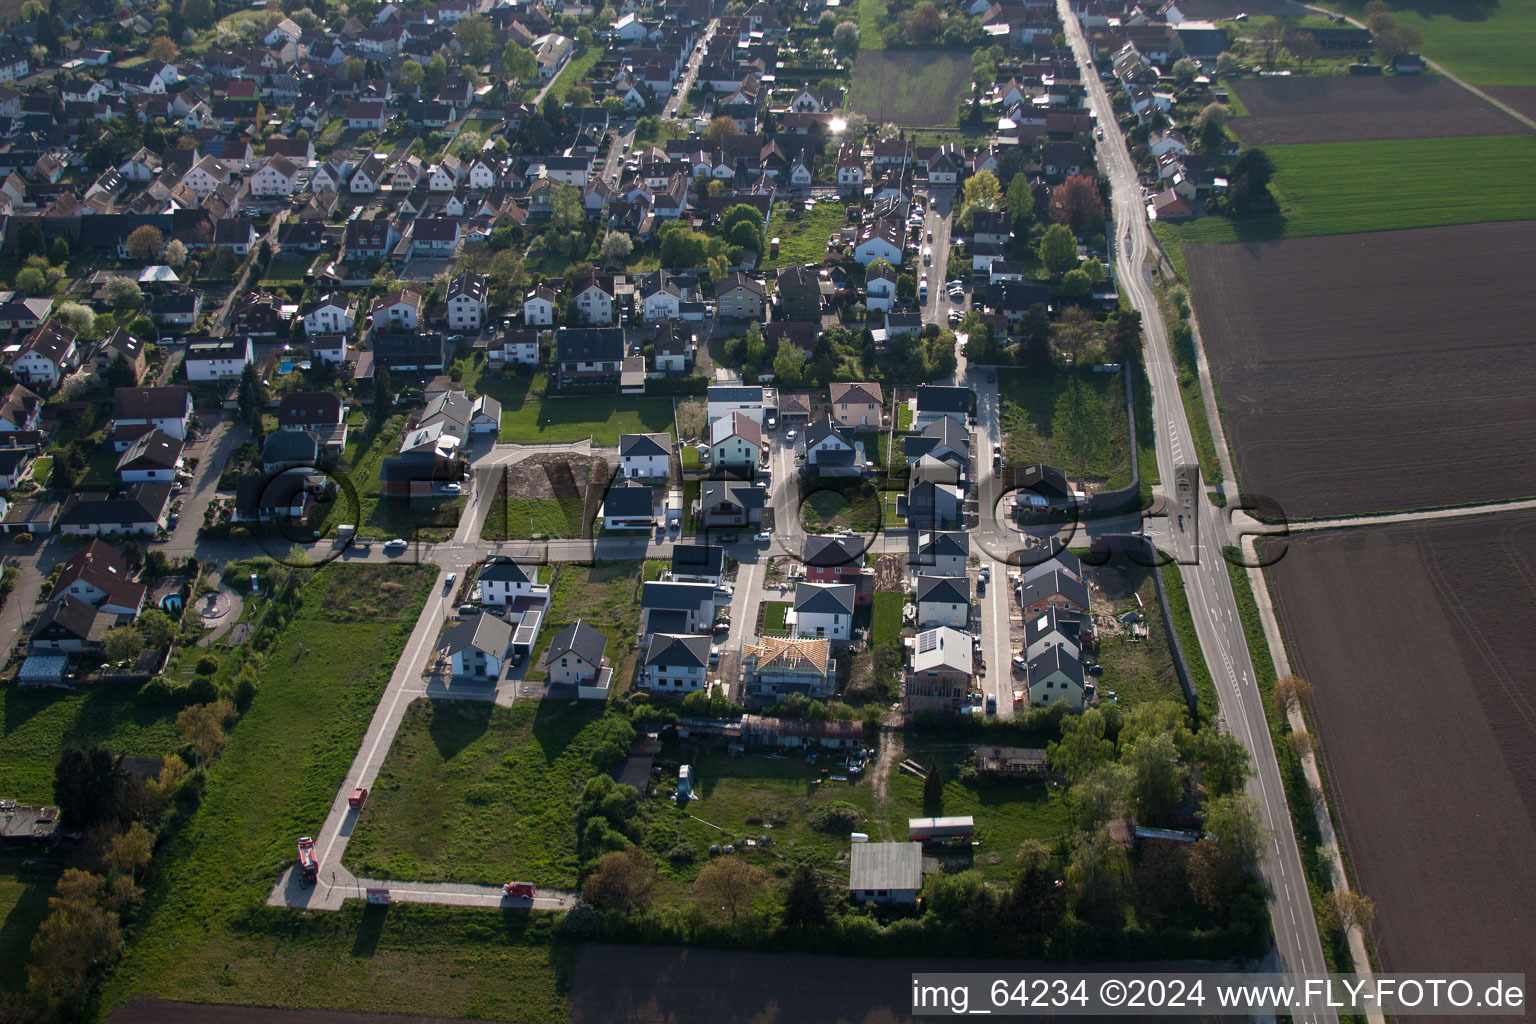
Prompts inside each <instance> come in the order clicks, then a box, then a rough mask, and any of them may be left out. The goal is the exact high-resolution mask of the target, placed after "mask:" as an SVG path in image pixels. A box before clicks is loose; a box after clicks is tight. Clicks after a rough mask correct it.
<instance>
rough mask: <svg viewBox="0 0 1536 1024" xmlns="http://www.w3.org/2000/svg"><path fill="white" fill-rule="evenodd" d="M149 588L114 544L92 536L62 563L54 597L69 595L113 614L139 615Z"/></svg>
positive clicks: (55, 582)
mask: <svg viewBox="0 0 1536 1024" xmlns="http://www.w3.org/2000/svg"><path fill="white" fill-rule="evenodd" d="M147 592H148V588H147V587H146V586H145V585H144V584H143V583H140V582H138V581H136V580H135V579H134V578H133V569H132V567H131V566H130V565H129V564H128V560H127V559H126V558H124V557H123V555H122V553H121V552H119V551H118V550H117V549H116V548H114V547H112V546H111V545H110V544H106V543H103V542H102V541H100V540H96V539H94V538H93V539H91V540H90V541H88V542H86V545H85V547H83V548H81V549H80V550H79V551H77V552H75V553H74V554H73V555H71V556H70V557H69V558H68V559H67V560H65V561H64V562H61V563H60V564H59V567H58V570H57V576H55V578H54V582H53V590H52V599H53V600H55V601H57V600H59V599H60V598H61V597H62V596H64V595H68V596H70V597H73V598H75V599H76V600H78V601H83V602H85V603H86V604H88V605H90V606H91V607H92V608H95V609H96V610H97V611H101V612H106V613H107V614H109V615H128V616H136V615H138V614H139V612H140V611H142V610H143V608H144V595H145V594H146V593H147Z"/></svg>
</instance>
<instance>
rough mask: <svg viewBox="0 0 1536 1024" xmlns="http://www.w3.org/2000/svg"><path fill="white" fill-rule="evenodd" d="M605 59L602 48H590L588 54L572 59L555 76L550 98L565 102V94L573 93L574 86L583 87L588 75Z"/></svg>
mask: <svg viewBox="0 0 1536 1024" xmlns="http://www.w3.org/2000/svg"><path fill="white" fill-rule="evenodd" d="M602 59H603V48H602V47H601V46H589V47H588V48H587V52H586V53H583V54H579V55H577V56H574V57H572V58H571V59H570V60H569V61H567V62H566V65H565V67H563V68H561V69H560V73H559V74H558V75H556V76H555V80H554V81H553V82H552V83H550V86H549V92H548V93H546V95H548V96H553V97H555V98H556V99H558V100H561V101H563V100H564V99H565V94H566V93H568V92H570V91H571V88H572V87H573V86H577V85H581V84H583V83H584V82H586V80H587V75H588V74H590V73H591V71H592V69H593V68H594V67H596V66H597V62H598V61H600V60H602Z"/></svg>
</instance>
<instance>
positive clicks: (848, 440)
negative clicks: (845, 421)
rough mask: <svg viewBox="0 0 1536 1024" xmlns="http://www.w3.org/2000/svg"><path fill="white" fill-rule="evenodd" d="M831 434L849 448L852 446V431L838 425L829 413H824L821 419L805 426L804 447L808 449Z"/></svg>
mask: <svg viewBox="0 0 1536 1024" xmlns="http://www.w3.org/2000/svg"><path fill="white" fill-rule="evenodd" d="M833 436H835V437H836V438H837V439H838V440H839V441H841V442H843V444H845V445H847V446H848V447H849V448H852V447H853V431H851V430H849V429H848V428H846V427H840V426H838V425H837V424H836V423H835V422H834V421H833V419H832V417H831V415H830V414H828V415H824V416H822V417H821V419H819V420H817V421H816V422H815V423H812V424H811V425H810V426H808V427H806V428H805V447H806V448H807V449H810V448H811V447H812V446H814V445H818V444H820V443H821V442H822V441H825V440H826V439H827V438H829V437H833Z"/></svg>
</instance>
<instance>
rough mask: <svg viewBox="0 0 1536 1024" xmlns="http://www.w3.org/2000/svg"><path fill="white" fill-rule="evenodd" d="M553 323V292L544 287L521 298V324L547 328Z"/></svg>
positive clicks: (540, 286)
mask: <svg viewBox="0 0 1536 1024" xmlns="http://www.w3.org/2000/svg"><path fill="white" fill-rule="evenodd" d="M554 322H555V292H554V290H553V289H551V288H547V287H545V286H544V285H539V287H537V288H535V289H533V291H531V292H529V293H528V294H527V295H524V296H523V323H524V324H526V325H528V326H529V327H549V326H551V325H553V324H554Z"/></svg>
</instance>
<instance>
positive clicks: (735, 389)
mask: <svg viewBox="0 0 1536 1024" xmlns="http://www.w3.org/2000/svg"><path fill="white" fill-rule="evenodd" d="M767 396H768V392H767V390H766V389H764V388H760V387H743V386H740V385H731V384H720V385H712V386H711V387H709V388H708V389H707V390H706V391H705V393H704V397H705V401H706V403H707V405H706V409H707V414H706V420H707V422H709V423H713V422H715V421H716V420H718V419H724V418H729V417H730V416H731V414H733V413H738V412H739V413H742V414H744V415H747V416H750V417H752V419H754V420H756V421H757V422H758V423H762V422H763V416H764V407H765V404H766V400H767Z"/></svg>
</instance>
